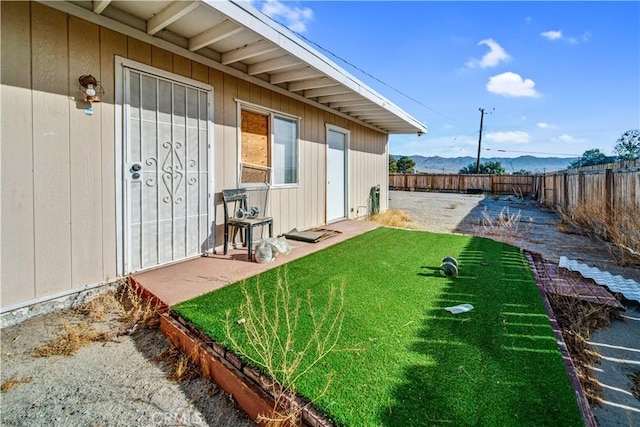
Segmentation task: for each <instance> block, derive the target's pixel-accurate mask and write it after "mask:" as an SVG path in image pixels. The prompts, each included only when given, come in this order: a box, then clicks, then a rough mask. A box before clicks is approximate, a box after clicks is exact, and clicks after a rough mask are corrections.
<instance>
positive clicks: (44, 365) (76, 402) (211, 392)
mask: <svg viewBox="0 0 640 427" xmlns="http://www.w3.org/2000/svg"><path fill="white" fill-rule="evenodd" d="M109 314H110V315H109V316H108V318H107V319H106V320H104V321H100V322H92V323H91V326H92V328H96V329H97V330H102V331H108V330H118V329H121V328H122V324H121V322H120V321H119V320H118V318H119V316H120V315H121V314H122V312H119V311H118V310H117V307H115V308H113V309H112V310H111V311H110V313H109ZM88 322H90V319H89V318H88V317H86V316H83V315H80V314H79V313H78V312H77V311H74V310H62V311H58V312H54V313H50V314H46V315H42V316H38V317H34V318H32V319H29V320H27V321H25V322H22V323H20V324H18V325H15V326H12V327H9V328H5V329H3V330H2V347H1V348H2V365H1V366H2V383H3V384H6V381H7V380H8V379H10V378H12V379H14V380H17V381H29V382H26V383H20V384H18V385H16V386H15V387H14V388H12V389H10V390H8V391H6V392H5V391H3V393H2V414H1V419H0V424H1V425H3V426H95V427H98V426H178V425H180V426H185V425H186V426H207V425H208V426H221V427H227V426H228V427H232V426H234V427H235V426H239V427H243V426H252V425H255V424H254V423H253V422H251V420H249V419H248V417H247V416H246V415H245V414H244V412H242V411H241V410H239V409H238V408H237V407H236V405H235V404H234V402H233V399H232V398H230V397H229V396H228V395H226V394H225V393H224V392H222V391H220V390H219V389H218V388H217V387H216V386H215V384H213V383H212V382H210V381H207V380H204V379H202V378H197V379H192V380H185V381H182V382H176V381H172V380H169V379H168V375H169V373H170V372H171V369H170V366H169V365H168V364H167V363H165V362H161V361H158V360H156V357H157V356H158V355H160V354H161V353H162V352H163V351H165V350H167V349H168V348H169V347H170V344H169V342H168V341H167V339H166V338H165V337H164V336H163V335H162V334H161V333H160V331H159V329H158V328H157V327H155V328H147V329H141V330H139V331H137V332H135V333H133V334H132V335H125V336H121V337H118V338H115V339H114V340H112V341H107V342H94V343H92V344H90V345H87V346H86V347H83V348H81V349H80V351H79V352H78V353H77V354H76V355H74V356H49V357H37V358H36V357H33V356H32V353H33V350H34V349H35V348H36V347H37V346H39V345H42V344H44V343H47V342H49V341H50V340H51V339H52V338H53V337H54V336H56V335H58V331H59V329H60V327H61V326H63V325H67V326H69V327H73V326H74V325H78V324H83V323H88Z"/></svg>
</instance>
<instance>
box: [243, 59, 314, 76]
mask: <svg viewBox="0 0 640 427" xmlns="http://www.w3.org/2000/svg"><path fill="white" fill-rule="evenodd" d="M302 63H303V62H302V61H300V60H299V59H297V58H294V57H292V56H288V55H287V56H281V57H278V58H273V59H268V60H266V61H262V62H257V63H255V64H251V65H249V68H248V69H247V73H248V74H249V75H250V76H255V75H256V74H262V73H270V72H272V71H278V70H282V69H285V68H290V67H294V66H297V65H300V64H302Z"/></svg>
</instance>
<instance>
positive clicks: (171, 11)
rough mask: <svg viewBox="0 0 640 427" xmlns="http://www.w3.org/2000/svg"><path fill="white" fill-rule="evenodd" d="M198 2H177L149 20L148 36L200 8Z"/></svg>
mask: <svg viewBox="0 0 640 427" xmlns="http://www.w3.org/2000/svg"><path fill="white" fill-rule="evenodd" d="M199 4H200V2H197V1H175V2H173V3H171V4H170V5H169V6H167V7H165V8H164V9H162V10H161V11H160V12H158V14H157V15H155V16H152V17H151V18H149V19H148V20H147V34H150V35H154V34H155V33H157V32H158V31H160V30H162V29H164V28H166V27H168V26H169V25H171V24H173V23H174V22H176V21H177V20H178V19H180V18H182V17H183V16H184V15H186V14H187V13H189V12H191V11H192V10H193V9H195V8H196V7H198V5H199Z"/></svg>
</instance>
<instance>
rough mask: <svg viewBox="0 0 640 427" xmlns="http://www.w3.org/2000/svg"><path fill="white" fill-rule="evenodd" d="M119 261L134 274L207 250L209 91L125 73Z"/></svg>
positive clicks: (209, 238)
mask: <svg viewBox="0 0 640 427" xmlns="http://www.w3.org/2000/svg"><path fill="white" fill-rule="evenodd" d="M125 73H126V74H125V99H124V101H125V102H124V117H125V141H124V153H123V161H124V163H123V180H124V181H123V182H124V187H123V189H124V221H125V225H124V232H125V236H124V237H125V238H124V245H125V250H124V258H125V272H126V273H130V272H135V271H138V270H143V269H146V268H150V267H154V266H158V265H162V264H167V263H170V262H173V261H178V260H181V259H185V258H189V257H192V256H197V255H199V254H202V253H203V252H205V251H207V250H208V249H209V248H210V246H211V245H210V240H211V236H209V209H210V208H209V163H210V161H209V108H210V107H209V102H208V100H209V91H207V90H203V89H202V88H198V87H193V86H190V85H187V84H183V83H180V82H177V81H174V80H170V79H165V78H161V77H158V76H155V75H152V74H147V73H144V72H141V71H138V70H133V69H129V68H125Z"/></svg>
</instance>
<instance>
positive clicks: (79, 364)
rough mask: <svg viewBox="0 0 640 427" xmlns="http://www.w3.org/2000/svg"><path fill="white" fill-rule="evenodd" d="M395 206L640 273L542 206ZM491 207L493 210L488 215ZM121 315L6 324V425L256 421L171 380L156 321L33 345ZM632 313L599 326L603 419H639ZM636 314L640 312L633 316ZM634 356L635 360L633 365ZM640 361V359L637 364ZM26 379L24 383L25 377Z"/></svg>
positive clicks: (457, 201)
mask: <svg viewBox="0 0 640 427" xmlns="http://www.w3.org/2000/svg"><path fill="white" fill-rule="evenodd" d="M390 207H391V208H395V209H402V210H404V211H405V212H407V213H408V214H409V215H411V216H412V217H413V219H414V221H415V223H416V226H417V227H418V228H421V229H425V230H429V231H433V232H440V233H450V232H458V233H465V234H478V233H484V234H487V233H493V234H492V235H491V236H490V237H493V238H496V239H502V240H506V241H508V242H509V243H512V244H515V245H517V246H521V247H525V248H527V249H530V250H533V251H536V252H540V253H541V254H542V255H543V256H544V257H545V258H547V259H550V260H557V259H558V258H559V256H560V255H566V256H568V257H570V258H573V259H578V260H581V261H582V262H585V263H587V264H590V265H595V266H597V267H598V268H601V269H605V270H608V271H610V272H612V273H614V274H621V275H623V276H625V277H628V278H632V279H634V280H636V281H640V268H629V267H627V268H621V267H619V266H616V265H615V264H613V263H612V262H611V261H609V254H608V251H607V250H606V248H604V247H603V246H602V245H601V244H599V243H598V242H595V241H591V240H590V239H588V238H586V237H584V236H578V235H566V234H561V233H559V232H557V228H556V223H557V218H556V216H555V214H553V213H552V212H549V211H545V210H541V209H540V208H538V207H537V206H536V205H535V204H532V203H527V202H522V201H518V200H517V199H513V200H509V199H507V198H499V199H494V198H491V197H488V198H486V197H484V196H478V195H461V194H445V193H419V192H397V191H392V192H391V194H390ZM507 208H508V209H509V214H511V215H515V214H519V216H520V221H519V222H518V228H517V229H515V230H511V231H510V232H509V233H494V232H493V231H492V230H490V229H486V228H484V227H482V226H481V225H478V224H481V221H480V222H479V220H481V219H482V218H483V216H485V215H489V216H491V217H492V218H495V217H496V216H497V215H498V214H499V213H500V212H501V211H503V209H505V210H506V209H507ZM485 209H486V213H485ZM121 314H122V313H120V312H118V310H117V308H116V309H113V310H111V311H110V313H109V316H108V317H107V318H106V320H103V321H100V322H95V321H94V322H91V321H90V319H89V318H88V317H83V316H82V315H79V314H78V312H77V311H73V310H62V311H58V312H55V313H50V314H47V315H42V316H38V317H35V318H32V319H29V320H27V321H25V322H22V323H20V324H18V325H15V326H12V327H8V328H4V329H2V330H1V331H0V332H1V341H2V342H1V359H0V360H1V365H0V367H1V368H2V369H1V370H2V372H1V378H2V383H3V384H6V381H7V380H9V379H13V380H16V381H18V384H17V385H16V386H15V387H14V388H12V389H10V390H7V391H4V390H3V392H2V394H1V398H2V405H1V414H0V417H1V418H0V424H1V425H3V426H5V425H6V426H96V427H97V426H175V425H189V426H207V425H208V426H216V427H218V426H219V427H226V426H239V427H243V426H251V425H255V424H253V423H252V422H251V420H249V419H248V418H247V417H246V415H245V414H244V413H243V412H242V411H241V410H239V409H238V408H237V407H236V405H235V404H234V402H233V399H232V398H230V397H229V396H228V395H226V394H225V393H223V392H221V391H219V390H218V389H217V387H216V386H215V384H213V383H211V382H209V381H206V380H203V379H201V378H198V379H193V380H185V381H182V382H179V383H178V382H175V381H172V380H169V379H168V378H167V377H168V374H169V373H170V367H169V366H168V365H167V364H166V363H164V362H161V361H158V360H157V356H158V355H159V354H161V353H162V352H163V351H165V350H166V349H167V348H169V346H170V345H169V343H168V341H167V340H166V339H165V338H164V336H162V335H161V334H160V332H159V330H158V329H157V328H151V329H142V330H139V331H137V332H135V333H133V334H132V335H125V336H120V337H118V338H116V339H114V340H111V341H108V342H99V343H97V342H96V343H92V344H90V345H88V346H86V347H84V348H82V349H81V350H80V351H79V352H78V353H77V354H76V355H75V356H70V357H67V356H51V357H46V358H35V357H33V356H32V353H33V350H34V348H36V347H37V346H39V345H41V344H43V343H46V342H48V341H50V340H51V339H52V338H53V337H54V336H56V335H57V334H58V331H59V329H60V327H61V326H62V325H77V324H79V323H83V322H87V323H89V322H91V325H92V326H93V327H96V328H98V329H100V330H103V331H108V330H117V329H121V328H122V324H121V322H120V321H119V320H118V319H119V316H120V315H121ZM625 315H626V316H627V318H626V319H623V320H621V321H616V322H615V323H614V324H613V325H612V326H611V327H610V328H607V329H604V330H602V331H600V332H599V333H598V334H596V335H595V336H594V337H593V339H592V342H593V343H594V347H595V348H596V349H597V350H598V351H600V353H601V354H602V355H603V356H605V358H604V359H603V361H602V363H601V364H600V365H599V366H598V367H597V369H599V370H600V372H598V376H599V380H600V381H601V382H602V383H603V384H605V386H606V387H605V388H604V395H605V400H606V402H607V403H605V404H603V405H601V406H599V407H596V408H594V411H593V412H594V414H595V416H596V418H597V420H598V424H599V425H600V426H601V427H605V426H640V401H638V400H637V399H635V398H633V397H632V396H631V395H630V393H629V391H628V390H629V389H630V387H631V383H630V380H629V379H628V378H627V377H626V374H628V373H629V372H631V370H632V369H631V368H634V369H635V370H638V369H639V368H638V365H640V348H639V347H640V344H639V343H640V326H638V325H640V309H638V306H637V305H636V306H633V305H630V306H629V310H628V311H627V313H625ZM634 319H635V320H634ZM630 362H634V363H635V364H636V365H633V363H630ZM634 366H635V367H634ZM21 381H24V382H21Z"/></svg>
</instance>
